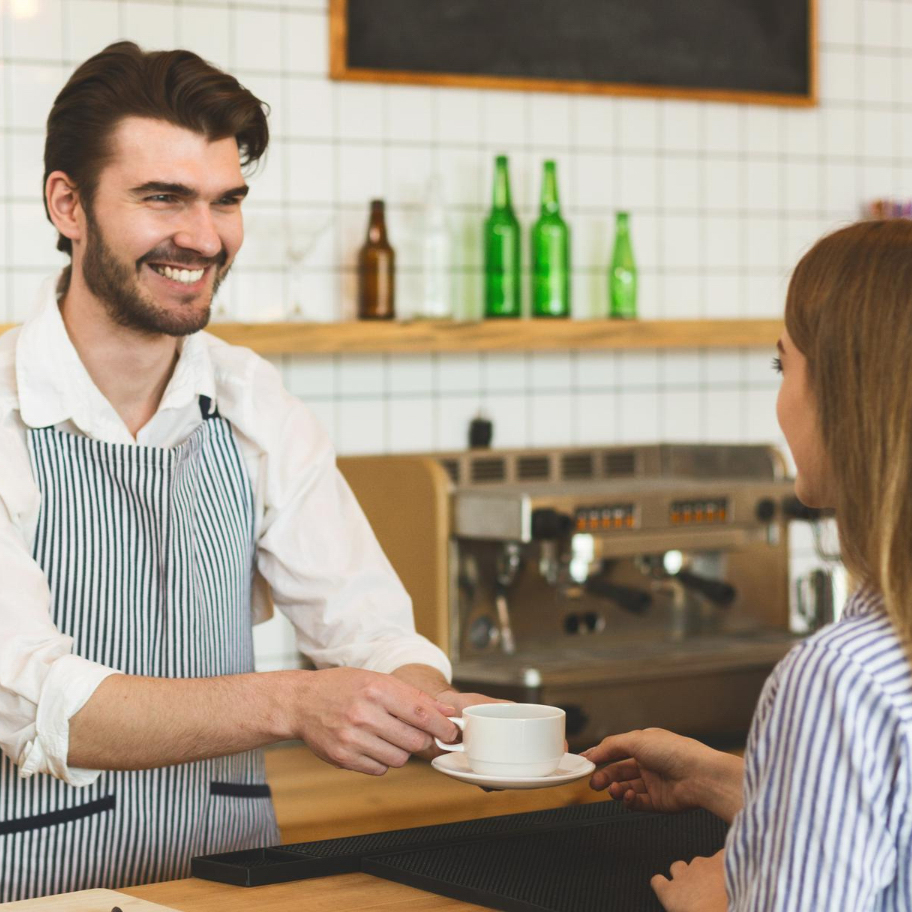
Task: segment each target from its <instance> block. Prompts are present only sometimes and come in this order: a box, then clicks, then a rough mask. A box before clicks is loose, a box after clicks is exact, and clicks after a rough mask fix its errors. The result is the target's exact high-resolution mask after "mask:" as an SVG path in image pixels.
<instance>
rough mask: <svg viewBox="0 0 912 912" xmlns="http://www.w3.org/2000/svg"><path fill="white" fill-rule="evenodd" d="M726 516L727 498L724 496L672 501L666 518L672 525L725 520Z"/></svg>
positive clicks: (701, 523) (700, 523) (704, 523)
mask: <svg viewBox="0 0 912 912" xmlns="http://www.w3.org/2000/svg"><path fill="white" fill-rule="evenodd" d="M727 516H728V499H727V498H725V497H715V498H705V499H701V500H675V501H672V503H671V506H670V509H669V511H668V518H669V520H670V521H671V524H672V525H673V526H680V525H691V524H699V525H701V526H702V525H706V524H707V523H720V522H725V520H726V518H727Z"/></svg>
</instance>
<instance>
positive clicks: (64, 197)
mask: <svg viewBox="0 0 912 912" xmlns="http://www.w3.org/2000/svg"><path fill="white" fill-rule="evenodd" d="M44 199H45V202H46V203H47V209H48V214H49V215H50V217H51V221H52V222H53V223H54V227H55V228H56V229H57V230H58V231H59V232H60V233H61V234H62V235H63V236H64V237H65V238H69V239H70V240H71V241H81V240H82V236H83V231H84V230H85V209H84V207H83V205H82V201H81V200H80V197H79V191H78V189H77V188H76V185H75V184H74V183H73V182H72V181H71V180H70V178H69V177H67V175H66V174H65V173H64V172H63V171H52V172H51V173H50V174H49V175H48V178H47V181H45V184H44Z"/></svg>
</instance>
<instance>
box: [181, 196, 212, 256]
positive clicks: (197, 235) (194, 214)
mask: <svg viewBox="0 0 912 912" xmlns="http://www.w3.org/2000/svg"><path fill="white" fill-rule="evenodd" d="M174 243H175V244H176V245H177V246H178V247H184V248H186V249H188V250H194V251H196V253H199V254H200V255H202V256H205V257H215V256H217V255H218V253H219V251H220V250H221V249H222V239H221V238H220V237H219V233H218V231H217V230H216V227H215V221H214V220H213V218H212V211H211V210H210V209H209V206H208V205H206V204H205V203H203V202H200V203H198V204H196V205H193V206H189V207H188V208H187V211H186V215H185V217H184V219H183V223H182V224H181V226H180V230H178V231H177V232H175V234H174Z"/></svg>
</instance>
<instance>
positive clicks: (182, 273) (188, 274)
mask: <svg viewBox="0 0 912 912" xmlns="http://www.w3.org/2000/svg"><path fill="white" fill-rule="evenodd" d="M149 268H150V269H154V270H155V271H156V272H157V273H158V274H159V275H160V276H164V277H165V278H166V279H171V281H172V282H181V283H182V284H184V285H193V284H195V283H196V282H198V281H199V280H200V279H201V278H202V277H203V275H204V274H205V272H206V269H205V268H204V269H183V268H177V267H172V266H162V265H159V264H158V263H149Z"/></svg>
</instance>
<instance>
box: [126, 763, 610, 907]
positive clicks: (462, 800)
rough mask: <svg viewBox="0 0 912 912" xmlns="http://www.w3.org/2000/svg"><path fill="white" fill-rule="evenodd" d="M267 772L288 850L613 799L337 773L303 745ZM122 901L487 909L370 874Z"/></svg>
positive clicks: (183, 889) (156, 892) (162, 889)
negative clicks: (331, 840) (300, 845)
mask: <svg viewBox="0 0 912 912" xmlns="http://www.w3.org/2000/svg"><path fill="white" fill-rule="evenodd" d="M266 769H267V776H268V779H269V784H270V785H271V786H272V790H273V798H274V801H275V805H276V813H277V816H278V819H279V827H280V829H281V833H282V842H283V843H291V842H305V841H313V840H317V839H329V838H332V837H335V836H354V835H357V834H359V833H371V832H379V831H381V830H397V829H404V828H406V827H413V826H426V825H428V824H434V823H450V822H452V821H456V820H471V819H474V818H478V817H493V816H495V815H497V814H517V813H521V812H523V811H535V810H540V809H543V808H555V807H565V806H567V805H572V804H584V803H587V802H590V801H602V800H610V799H606V796H605V794H604V793H596V792H593V791H592V790H591V789H590V788H589V785H588V779H580V780H579V781H577V782H573V783H570V784H569V785H563V786H560V787H558V788H550V789H536V790H534V791H513V792H483V791H482V790H481V789H479V788H476V787H475V786H471V785H465V784H464V783H462V782H457V781H456V780H454V779H450V778H448V777H447V776H444V775H442V774H441V773H438V772H437V771H436V770H434V769H432V768H431V766H430V764H428V763H425V762H423V761H420V760H412V761H410V762H409V763H408V765H407V766H405V767H403V768H402V769H399V770H390V771H389V772H388V773H387V774H386V775H385V776H381V777H379V778H374V777H371V776H363V775H360V774H358V773H351V772H347V771H345V770H337V769H334V768H333V767H330V766H328V765H326V764H325V763H322V762H320V761H319V760H317V759H316V757H314V756H313V754H311V753H310V751H308V750H307V749H306V748H304V747H302V746H298V745H296V746H289V747H285V746H283V747H279V748H276V749H274V750H271V751H268V752H267V754H266ZM121 892H122V893H128V894H129V895H131V896H136V897H139V898H140V899H146V900H149V901H150V902H156V903H160V904H161V905H163V906H171V907H172V908H174V909H179V910H181V912H249V910H252V909H255V910H256V912H286V910H292V909H294V910H300V909H306V910H307V912H349V910H351V912H356V910H357V912H368V910H371V909H378V910H386V912H393V910H398V909H403V910H407V912H442V910H446V912H455V910H479V909H482V908H483V907H481V906H476V905H471V904H469V903H463V902H459V901H458V900H454V899H447V898H446V897H443V896H437V895H435V894H433V893H426V892H424V891H423V890H416V889H414V888H412V887H405V886H402V885H401V884H395V883H392V882H390V881H386V880H382V879H380V878H376V877H372V876H371V875H369V874H344V875H341V876H338V877H322V878H315V879H313V880H301V881H295V882H293V883H287V884H276V885H275V886H271V887H234V886H228V885H226V884H218V883H213V882H210V881H206V880H198V879H196V878H189V879H188V880H177V881H171V882H169V883H159V884H147V885H146V886H143V887H130V888H123V889H122V890H121Z"/></svg>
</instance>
